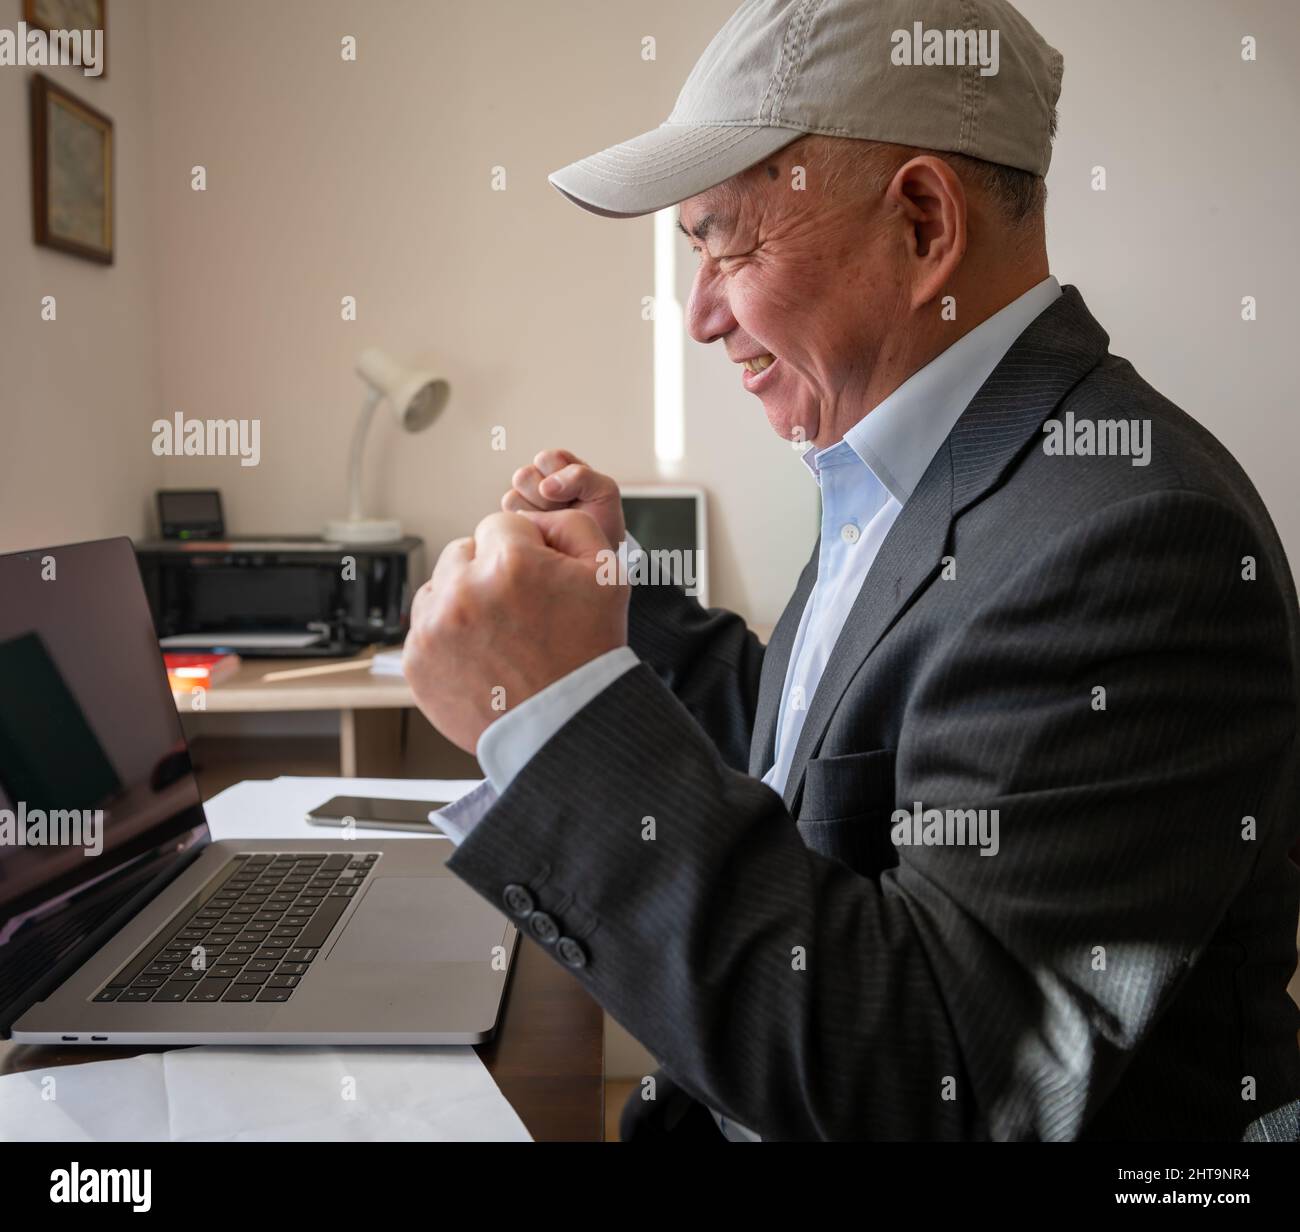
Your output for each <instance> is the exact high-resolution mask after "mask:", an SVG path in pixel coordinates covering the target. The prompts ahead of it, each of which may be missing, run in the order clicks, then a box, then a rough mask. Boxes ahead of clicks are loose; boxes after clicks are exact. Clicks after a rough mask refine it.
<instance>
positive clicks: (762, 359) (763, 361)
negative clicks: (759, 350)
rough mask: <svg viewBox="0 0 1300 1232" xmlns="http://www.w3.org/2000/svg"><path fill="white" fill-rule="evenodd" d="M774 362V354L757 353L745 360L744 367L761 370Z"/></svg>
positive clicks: (755, 370)
mask: <svg viewBox="0 0 1300 1232" xmlns="http://www.w3.org/2000/svg"><path fill="white" fill-rule="evenodd" d="M775 362H776V356H775V355H758V356H755V357H754V358H753V359H747V360H745V367H746V368H748V369H749V370H750V372H762V371H763V369H764V368H767V367H769V366H771V365H772V364H774V363H775Z"/></svg>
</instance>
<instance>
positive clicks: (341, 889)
mask: <svg viewBox="0 0 1300 1232" xmlns="http://www.w3.org/2000/svg"><path fill="white" fill-rule="evenodd" d="M378 859H379V853H378V852H374V851H369V852H357V853H356V854H354V855H340V854H333V853H330V854H326V853H319V854H318V853H314V852H296V851H295V852H293V853H292V854H265V855H264V854H260V853H259V854H257V855H251V854H250V855H237V856H235V857H234V858H233V859H232V860H231V861H230V863H229V864H226V865H224V866H223V867H222V868H221V869H219V870H218V872H217V873H216V875H215V876H214V877H212V879H211V880H210V881H208V883H207V884H206V885H205V886H204V887H203V888H202V889H201V890H199V892H198V893H197V894H195V895H194V897H193V898H192V899H190V901H189V902H188V903H186V904H185V906H184V907H182V908H181V910H180V911H178V912H177V913H176V914H175V915H174V916H172V918H171V919H170V920H168V922H167V923H166V924H165V925H164V926H163V927H162V928H160V929H159V930H158V932H157V933H155V934H154V935H153V937H151V938H150V940H149V943H148V944H147V945H146V946H145V947H144V948H143V949H141V950H140V951H139V953H137V954H136V956H135V957H134V958H133V959H132V960H131V961H130V962H129V963H127V965H126V966H125V967H123V968H122V969H121V970H120V971H119V972H118V973H117V974H116V975H115V976H114V977H113V978H112V979H111V980H109V981H108V983H106V984H105V985H104V987H103V988H102V989H100V991H99V992H97V993H96V994H95V995H94V996H93V997H92V998H91V1000H92V1001H172V1002H175V1001H185V1002H187V1003H190V1004H194V1003H198V1004H204V1003H207V1004H212V1003H214V1002H217V1001H222V1002H226V1003H230V1002H237V1001H264V1002H265V1001H270V1002H279V1001H287V1000H288V999H289V998H290V996H292V995H293V990H294V989H295V988H297V987H298V983H299V981H300V980H301V979H302V977H303V976H304V975H306V974H307V971H308V969H309V967H310V965H311V962H312V960H313V959H314V958H315V957H316V955H317V954H319V953H320V948H321V946H323V945H324V944H325V940H326V938H327V937H328V936H329V935H330V932H331V931H332V930H333V928H334V925H335V924H337V923H338V921H339V918H340V917H341V916H342V914H343V913H344V911H346V910H347V908H348V904H349V903H350V902H351V901H352V899H353V898H354V897H355V896H356V894H357V893H358V891H359V890H360V889H361V886H362V884H363V883H364V881H365V879H366V876H367V875H368V874H369V872H370V870H371V869H372V868H373V867H374V865H375V862H376V861H377V860H378Z"/></svg>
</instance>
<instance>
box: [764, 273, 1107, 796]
mask: <svg viewBox="0 0 1300 1232" xmlns="http://www.w3.org/2000/svg"><path fill="white" fill-rule="evenodd" d="M1109 341H1110V340H1109V339H1108V338H1107V336H1106V333H1105V331H1104V330H1103V329H1102V328H1101V326H1100V325H1098V324H1097V322H1096V321H1095V320H1094V319H1093V317H1092V315H1091V313H1089V312H1088V309H1087V308H1086V307H1085V305H1084V303H1083V299H1082V297H1081V296H1080V295H1079V292H1078V291H1077V290H1076V289H1075V288H1074V287H1065V288H1063V290H1062V295H1061V297H1060V298H1059V299H1058V300H1056V302H1055V303H1053V304H1052V306H1051V307H1050V308H1048V309H1046V310H1045V311H1044V312H1042V313H1041V314H1040V315H1039V316H1038V317H1037V318H1035V319H1034V320H1033V321H1032V322H1031V323H1030V324H1029V326H1028V328H1027V329H1026V330H1025V331H1024V332H1023V333H1022V334H1021V335H1020V337H1019V338H1017V339H1016V341H1015V343H1013V344H1012V346H1011V349H1010V350H1009V351H1008V352H1007V353H1006V355H1005V356H1004V357H1003V358H1002V361H1001V362H1000V363H999V364H998V366H997V367H996V368H995V369H994V370H993V372H992V374H991V375H990V376H989V378H988V380H987V381H985V382H984V384H983V385H982V386H981V387H980V390H979V392H978V393H977V394H976V395H975V397H974V398H973V399H972V400H971V403H970V405H969V406H968V407H967V408H966V410H965V411H963V412H962V415H961V418H960V419H959V420H958V421H957V424H956V426H955V427H954V428H953V430H952V432H951V433H950V434H949V436H948V439H947V440H946V441H945V442H944V444H943V446H942V447H941V448H940V449H939V452H938V453H937V454H935V456H934V458H933V459H932V460H931V462H930V465H929V467H928V468H927V469H926V472H925V474H924V475H923V476H922V477H921V480H920V482H919V483H918V484H917V486H916V490H915V491H914V492H913V493H912V495H911V497H910V498H909V499H908V501H907V503H906V504H905V505H904V506H903V509H902V512H901V513H900V514H899V515H898V519H897V520H896V521H895V523H894V525H893V526H892V527H891V528H890V531H889V533H888V534H887V535H886V536H885V541H884V543H882V544H881V546H880V551H879V553H878V554H877V556H876V559H875V560H874V561H873V562H872V564H871V569H870V570H869V571H868V573H867V577H866V580H865V581H864V582H863V584H862V589H861V591H859V593H858V596H857V599H856V600H855V601H854V604H853V607H852V608H851V609H850V611H849V616H848V619H847V620H846V621H845V622H844V628H843V629H842V630H841V632H840V635H839V638H838V639H837V641H836V643H835V647H834V649H833V650H832V651H831V655H830V658H829V660H828V661H827V664H826V670H825V672H824V673H823V674H822V678H821V680H820V681H819V682H818V685H817V689H816V692H815V693H814V695H813V698H812V702H811V704H810V705H809V708H808V715H807V717H806V719H805V721H804V724H803V728H802V730H801V731H800V733H799V740H798V743H797V744H796V745H795V752H794V759H793V761H792V762H791V765H790V776H789V778H788V780H787V781H786V785H785V791H784V795H785V802H786V806H787V807H788V808H789V809H790V811H791V812H792V813H794V812H797V808H798V802H799V800H800V798H801V795H802V789H803V779H804V772H805V770H806V769H807V765H808V760H809V758H810V757H812V756H813V755H814V754H815V753H816V752H817V750H818V749H819V747H820V745H821V740H822V736H823V735H824V734H825V731H826V728H827V726H828V725H829V723H830V720H831V716H832V715H833V714H834V713H835V709H836V707H837V706H838V705H839V703H840V699H841V698H842V697H843V696H844V693H845V691H846V690H847V689H848V687H849V685H850V683H851V682H852V680H853V678H854V676H856V675H857V673H858V672H859V670H860V669H861V667H862V665H863V663H864V662H865V661H866V659H867V657H868V656H869V655H870V654H871V652H872V650H874V649H875V647H876V644H877V643H878V642H879V641H880V639H881V638H882V637H883V636H884V635H885V633H886V632H887V631H888V630H889V628H890V626H891V625H892V624H893V623H894V622H895V621H896V620H897V619H898V618H899V617H900V616H901V615H902V613H903V612H904V611H905V610H906V608H907V607H908V605H909V604H910V603H911V602H912V599H913V598H914V596H915V595H916V594H918V593H919V591H920V590H921V589H922V587H923V586H924V585H925V584H926V583H927V582H928V581H929V580H930V579H931V578H932V577H933V576H934V574H935V573H937V572H938V569H939V566H940V563H941V560H942V557H943V554H944V548H945V546H946V545H947V543H948V539H949V531H950V528H951V525H952V523H953V521H954V519H955V518H956V517H957V516H958V515H959V514H960V513H961V512H962V511H963V510H965V509H968V508H969V507H970V506H971V505H973V504H975V502H976V501H978V500H979V499H981V497H983V496H984V495H985V494H986V493H987V492H989V491H990V490H991V489H992V488H993V487H994V486H995V485H996V484H997V483H998V482H999V481H1000V479H1001V478H1002V476H1003V475H1004V474H1005V473H1006V471H1007V470H1008V468H1009V467H1010V466H1011V464H1012V462H1013V461H1014V459H1015V458H1016V457H1017V455H1019V454H1020V452H1021V451H1022V450H1023V449H1024V447H1025V446H1026V444H1027V443H1028V441H1029V439H1030V438H1031V437H1032V436H1033V434H1034V433H1035V432H1037V431H1038V429H1039V427H1040V426H1041V425H1042V423H1043V421H1044V420H1045V419H1046V418H1047V417H1048V416H1049V415H1050V414H1051V413H1052V411H1053V410H1055V408H1056V407H1057V405H1059V403H1060V401H1061V399H1062V398H1064V397H1065V395H1066V394H1067V393H1068V392H1069V391H1070V390H1071V389H1072V388H1073V387H1074V386H1075V385H1076V384H1077V383H1078V382H1079V381H1081V380H1082V379H1083V378H1084V376H1086V375H1087V373H1088V372H1089V371H1091V370H1092V368H1094V367H1095V366H1096V365H1097V364H1098V363H1099V362H1100V361H1101V359H1102V357H1103V356H1104V355H1105V354H1106V348H1107V345H1108V343H1109ZM815 563H816V555H815V554H814V557H813V577H812V578H811V579H809V576H808V575H809V570H808V569H805V570H804V576H803V577H801V578H800V587H801V589H802V588H803V586H804V583H805V581H807V582H808V589H809V590H811V582H812V581H814V580H815ZM798 597H799V596H798V594H797V593H796V598H798ZM807 597H808V596H807V593H804V594H803V596H802V599H801V601H800V602H799V603H798V607H797V610H795V604H794V603H793V602H792V603H791V605H790V607H787V608H786V611H785V614H784V615H783V616H782V618H781V619H782V624H786V623H787V622H789V621H790V617H791V612H792V610H794V617H793V622H792V624H791V625H790V627H789V628H788V629H787V630H786V633H787V642H788V643H789V644H787V645H785V646H784V647H783V656H784V657H783V659H782V660H781V661H780V662H779V663H777V662H775V661H773V662H768V661H766V660H767V659H769V658H773V659H775V656H772V655H771V649H772V648H769V652H768V655H766V656H764V658H765V662H764V664H763V687H762V688H761V689H760V703H759V716H760V720H761V722H762V727H763V730H764V732H765V738H766V740H767V747H766V748H764V749H762V750H761V751H762V754H763V756H762V757H755V756H751V759H750V772H751V773H762V770H763V769H765V768H766V766H767V765H770V764H771V760H772V755H771V745H772V737H773V734H774V732H775V728H776V720H777V715H776V711H777V709H778V708H779V706H780V704H781V693H782V685H783V683H784V679H785V672H786V667H787V664H788V662H789V656H790V647H791V645H792V644H793V641H794V635H795V631H796V630H797V628H798V622H799V614H800V613H801V612H802V611H803V606H804V603H805V602H806V601H807ZM780 631H781V626H778V628H777V632H780ZM772 640H773V646H774V647H775V643H776V640H777V638H776V634H775V633H774V634H773V639H772ZM778 667H779V669H780V676H779V677H777V678H776V679H775V681H769V680H768V674H769V670H770V671H771V672H772V674H773V675H775V673H776V670H777V669H778ZM757 736H758V729H757V725H756V731H755V743H754V746H753V752H754V753H755V754H757V753H759V752H760V746H759V744H758V740H757ZM756 761H761V762H762V766H761V767H760V768H759V769H758V770H757V771H756V770H755V769H754V766H755V763H756Z"/></svg>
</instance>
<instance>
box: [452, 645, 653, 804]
mask: <svg viewBox="0 0 1300 1232" xmlns="http://www.w3.org/2000/svg"><path fill="white" fill-rule="evenodd" d="M639 662H640V660H639V659H638V658H637V657H636V653H635V652H634V651H633V650H632V649H631V648H630V647H628V646H620V647H618V649H617V650H609V651H606V652H605V653H604V654H603V655H600V656H598V657H597V658H595V659H592V660H591V662H589V663H584V664H583V665H582V666H581V667H575V668H574V669H573V671H571V672H570V673H569V674H568V675H567V676H561V677H560V679H559V680H556V681H553V682H552V683H551V684H548V685H547V686H546V688H544V689H543V690H542V691H541V692H540V693H534V694H533V696H532V697H530V698H528V699H527V701H523V702H520V703H519V705H517V706H516V707H515V708H514V709H513V710H507V711H506V712H505V714H503V715H502V716H501V717H500V718H499V719H497V720H496V721H495V722H493V723H489V724H488V726H487V727H486V728H485V729H484V731H483V734H482V735H481V736H480V737H479V738H478V748H477V749H476V750H475V752H476V754H477V756H478V763H479V765H480V766H482V767H483V773H484V774H486V775H487V776H488V782H490V783H491V784H492V786H493V787H494V788H495V789H496V792H497V794H498V795H501V794H502V793H504V792H505V789H506V788H507V787H509V786H510V783H511V781H512V780H513V779H514V777H515V775H516V774H518V773H519V771H520V770H522V769H523V768H524V766H526V765H527V764H528V763H529V762H530V761H531V760H532V758H533V757H534V755H535V754H536V753H537V752H538V750H539V749H541V747H542V745H544V744H545V743H546V742H547V741H548V740H549V739H550V738H551V737H552V736H553V735H555V733H556V732H557V731H559V730H560V728H561V727H563V726H564V725H565V724H566V723H567V722H568V721H569V720H570V719H571V718H573V716H574V715H575V714H577V713H578V711H579V710H581V709H582V708H583V707H584V706H585V705H586V704H587V703H588V702H589V701H591V700H592V699H593V698H594V697H595V696H596V695H597V694H598V693H603V692H604V691H605V690H606V689H607V688H608V687H609V686H610V685H611V684H613V683H614V681H616V680H617V679H618V678H619V677H620V676H621V675H623V673H624V672H628V671H631V670H632V668H634V667H635V666H636V665H637V664H638V663H639Z"/></svg>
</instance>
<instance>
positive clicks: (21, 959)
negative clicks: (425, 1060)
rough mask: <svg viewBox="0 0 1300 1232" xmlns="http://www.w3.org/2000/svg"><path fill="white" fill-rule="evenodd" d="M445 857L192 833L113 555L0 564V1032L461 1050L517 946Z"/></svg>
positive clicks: (139, 605)
mask: <svg viewBox="0 0 1300 1232" xmlns="http://www.w3.org/2000/svg"><path fill="white" fill-rule="evenodd" d="M451 851H452V846H451V843H450V842H449V841H448V840H447V839H445V838H440V837H428V838H405V839H387V840H385V839H374V840H372V839H368V838H363V837H360V836H357V837H353V838H349V839H342V838H340V839H303V840H285V841H281V840H277V839H273V838H268V839H265V840H257V841H245V840H242V839H241V840H237V841H234V840H232V841H214V840H213V839H212V838H211V836H210V835H209V833H208V826H207V821H206V819H205V817H204V813H203V805H202V803H201V800H200V797H199V790H198V785H197V783H196V781H195V777H194V771H193V768H192V766H191V763H190V756H189V750H188V748H187V746H186V743H185V737H184V735H183V733H182V731H181V725H180V720H179V717H178V715H177V712H176V705H175V702H174V701H173V698H172V694H171V690H170V687H169V685H168V682H167V673H166V670H165V668H164V666H163V660H162V654H161V651H160V650H159V647H158V641H157V637H156V635H155V632H154V627H153V622H152V620H151V618H150V615H149V607H148V604H147V602H146V600H145V592H144V587H143V585H142V583H141V578H140V571H139V568H138V567H137V564H136V559H135V553H134V551H133V550H132V547H131V542H130V540H128V539H108V540H101V541H98V542H94V543H80V544H73V545H70V546H66V547H57V548H47V549H44V550H40V551H30V552H17V553H13V554H10V555H6V556H0V1034H3V1035H6V1036H9V1037H11V1038H13V1039H14V1040H17V1041H21V1042H24V1043H35V1044H59V1043H67V1044H79V1045H94V1044H103V1045H105V1046H113V1045H130V1044H208V1043H211V1044H333V1045H367V1044H370V1045H373V1044H477V1043H481V1042H483V1041H484V1040H487V1039H490V1038H491V1036H492V1034H493V1032H494V1031H495V1029H496V1023H497V1018H498V1014H499V1011H500V1007H501V998H502V996H503V994H504V991H505V986H506V981H507V979H508V977H509V971H510V965H511V962H512V960H513V957H514V951H515V945H516V942H517V940H518V933H517V930H516V929H515V928H514V926H513V925H512V924H511V923H510V922H509V921H508V920H507V918H506V917H505V916H504V915H503V914H502V913H501V912H499V911H498V910H497V909H496V908H495V907H493V906H492V905H491V904H490V903H488V902H487V901H485V900H484V899H483V898H481V897H480V896H479V895H478V894H476V893H475V892H474V891H473V890H471V889H469V887H468V886H466V885H464V884H463V883H462V882H461V881H460V880H459V879H457V878H456V877H455V876H454V875H453V874H452V873H450V872H448V870H447V867H446V860H447V857H448V856H449V855H450V853H451Z"/></svg>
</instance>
